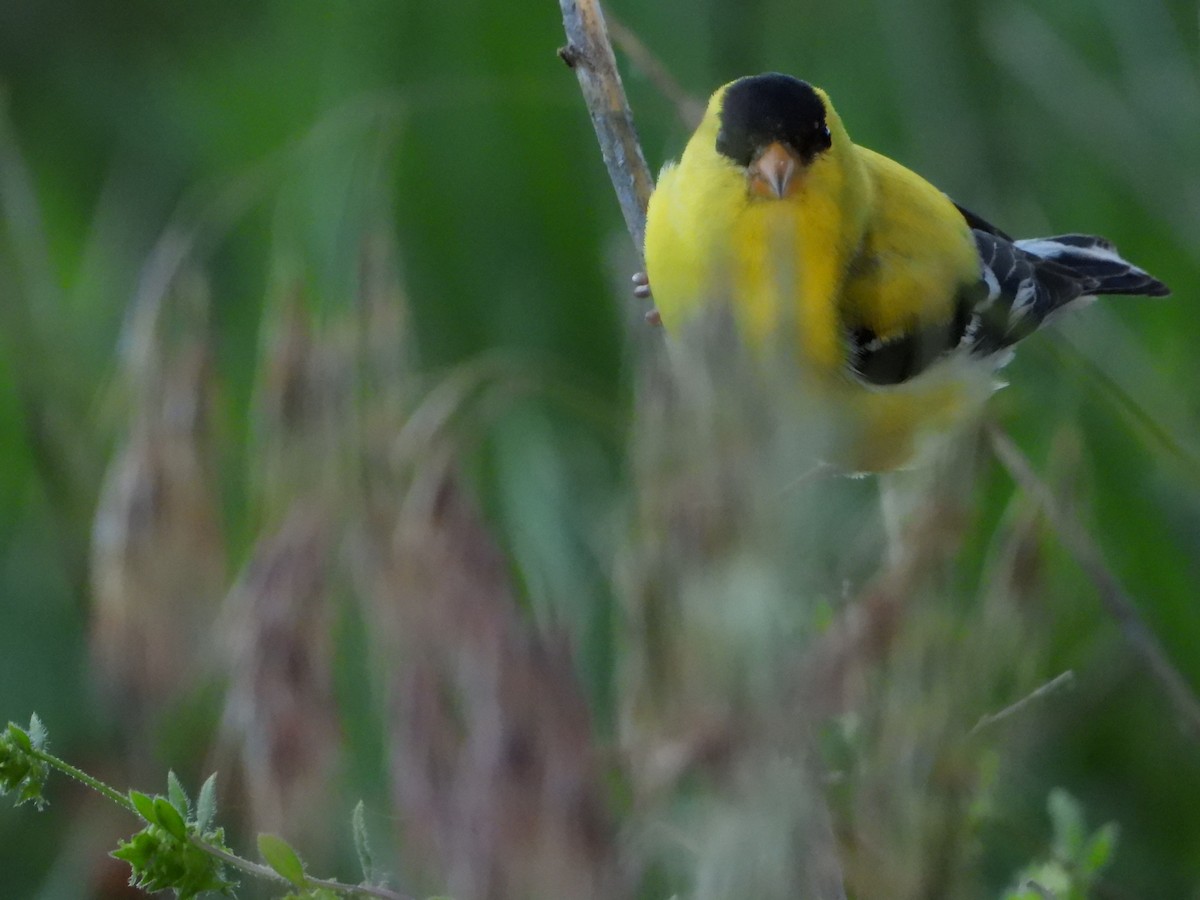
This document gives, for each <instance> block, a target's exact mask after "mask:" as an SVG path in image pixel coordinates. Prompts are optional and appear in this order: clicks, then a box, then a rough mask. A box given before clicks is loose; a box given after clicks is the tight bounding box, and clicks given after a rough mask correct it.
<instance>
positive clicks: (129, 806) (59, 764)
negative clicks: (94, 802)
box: [33, 749, 140, 818]
mask: <svg viewBox="0 0 1200 900" xmlns="http://www.w3.org/2000/svg"><path fill="white" fill-rule="evenodd" d="M33 755H34V756H35V757H37V758H38V759H40V760H41V761H42V762H44V763H46V765H48V766H50V767H51V768H54V769H58V771H60V772H62V773H63V774H64V775H68V776H70V777H71V778H74V779H75V780H76V781H78V782H79V783H80V784H83V785H86V786H87V787H90V788H91V789H92V790H93V791H95V792H96V793H97V794H100V795H101V796H102V797H106V798H107V799H109V800H111V801H112V802H113V803H115V804H117V806H119V807H121V809H123V810H125V811H126V812H131V813H133V814H134V815H135V816H136V815H138V811H137V810H136V809H135V808H134V806H133V803H132V802H131V801H130V799H129V798H128V797H127V796H125V795H124V794H122V793H121V792H120V791H118V790H116V789H115V788H112V787H109V786H108V785H107V784H105V783H104V782H103V781H101V780H100V779H99V778H93V777H92V776H91V775H89V774H88V773H87V772H85V771H83V769H77V768H75V767H74V766H73V765H71V764H70V763H69V762H67V761H66V760H63V759H59V758H58V757H57V756H55V755H54V754H53V753H47V752H46V751H45V750H37V749H35V750H34V751H33ZM139 818H140V817H139Z"/></svg>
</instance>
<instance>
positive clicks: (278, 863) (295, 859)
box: [258, 834, 308, 887]
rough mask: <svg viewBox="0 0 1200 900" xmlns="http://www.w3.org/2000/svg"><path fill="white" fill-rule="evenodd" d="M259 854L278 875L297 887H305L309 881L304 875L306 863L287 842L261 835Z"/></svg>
mask: <svg viewBox="0 0 1200 900" xmlns="http://www.w3.org/2000/svg"><path fill="white" fill-rule="evenodd" d="M258 852H259V853H260V854H261V855H262V858H263V860H264V861H265V862H266V864H267V865H268V866H270V867H271V868H272V869H274V870H275V871H276V872H277V873H279V874H280V875H282V876H283V877H284V878H286V879H287V880H288V881H290V882H291V883H292V884H294V885H296V887H304V885H305V883H306V882H307V880H308V879H307V878H306V877H305V875H304V863H302V862H301V861H300V857H299V856H298V855H297V854H296V851H295V850H293V849H292V847H291V845H290V844H289V843H288V842H287V841H285V840H284V839H283V838H281V837H276V836H275V835H273V834H260V835H259V836H258Z"/></svg>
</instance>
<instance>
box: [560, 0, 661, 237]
mask: <svg viewBox="0 0 1200 900" xmlns="http://www.w3.org/2000/svg"><path fill="white" fill-rule="evenodd" d="M558 5H559V7H560V8H561V9H562V17H563V27H564V29H565V30H566V33H567V45H566V46H565V47H563V48H562V49H560V50H559V51H558V55H559V56H561V57H562V60H563V62H565V63H566V64H567V65H568V66H570V67H571V68H572V69H574V70H575V74H576V76H577V77H578V78H579V87H580V88H581V89H582V90H583V99H584V102H585V103H587V108H588V112H589V113H591V116H592V127H594V128H595V129H596V139H597V140H598V141H599V142H600V152H601V153H603V155H604V165H605V166H606V167H607V168H608V177H609V178H610V179H611V180H612V184H613V188H614V189H615V190H616V192H617V199H618V200H619V201H620V203H621V213H622V214H623V215H624V216H625V227H626V228H628V229H629V235H630V237H632V238H633V243H634V246H635V247H636V248H637V253H638V257H639V258H641V255H642V247H643V245H644V244H645V237H646V206H647V204H648V203H649V202H650V194H651V192H652V191H653V190H654V179H653V178H651V177H650V168H649V167H648V166H647V165H646V158H645V157H644V156H643V155H642V147H641V144H639V143H638V137H637V131H636V130H635V129H634V127H633V113H632V112H630V110H629V101H628V100H626V99H625V88H624V87H623V86H622V85H621V75H620V73H619V72H618V71H617V61H616V59H615V58H614V57H613V50H612V44H611V43H610V42H609V39H608V29H607V27H606V26H605V24H604V13H603V12H601V10H600V3H599V0H559V4H558Z"/></svg>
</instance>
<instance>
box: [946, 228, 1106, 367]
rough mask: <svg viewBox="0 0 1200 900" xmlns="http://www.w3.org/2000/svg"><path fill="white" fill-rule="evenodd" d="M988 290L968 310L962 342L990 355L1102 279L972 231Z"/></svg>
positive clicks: (992, 234) (1083, 293) (1011, 243)
mask: <svg viewBox="0 0 1200 900" xmlns="http://www.w3.org/2000/svg"><path fill="white" fill-rule="evenodd" d="M971 234H972V236H973V237H974V238H975V246H976V247H977V248H978V249H979V263H980V274H981V276H982V278H983V283H984V285H985V286H986V288H987V290H986V292H985V293H983V294H982V296H981V297H979V298H978V300H977V302H976V303H975V305H974V308H973V309H972V310H971V320H970V323H969V324H968V326H967V329H966V332H965V333H964V335H963V342H964V343H965V344H967V345H968V346H969V348H970V350H971V352H972V353H975V354H978V355H984V356H986V355H988V354H991V353H996V352H998V351H1000V350H1003V349H1004V348H1005V347H1008V346H1010V345H1011V344H1015V343H1016V342H1017V341H1019V340H1021V338H1023V337H1026V336H1027V335H1029V334H1032V333H1033V332H1034V331H1035V330H1036V329H1037V327H1038V326H1039V325H1041V324H1042V322H1043V321H1044V320H1045V319H1046V317H1047V316H1048V315H1050V313H1052V312H1054V311H1055V310H1056V309H1060V308H1062V307H1063V306H1066V305H1067V304H1068V303H1070V302H1071V301H1072V300H1076V299H1078V298H1079V297H1082V296H1085V295H1087V294H1092V293H1095V291H1096V289H1097V288H1098V287H1099V286H1100V282H1099V281H1098V280H1097V279H1095V278H1093V277H1091V276H1090V275H1088V274H1087V273H1085V272H1082V271H1078V270H1076V269H1075V268H1073V267H1070V266H1068V265H1064V264H1062V263H1060V262H1058V261H1056V260H1055V259H1053V258H1047V257H1043V256H1039V255H1037V254H1035V253H1031V252H1029V251H1028V250H1026V249H1024V248H1022V247H1021V246H1020V245H1019V244H1017V243H1014V242H1012V241H1010V240H1008V239H1007V238H1005V237H1001V236H1000V235H998V234H994V233H991V232H987V231H981V230H979V229H972V231H971Z"/></svg>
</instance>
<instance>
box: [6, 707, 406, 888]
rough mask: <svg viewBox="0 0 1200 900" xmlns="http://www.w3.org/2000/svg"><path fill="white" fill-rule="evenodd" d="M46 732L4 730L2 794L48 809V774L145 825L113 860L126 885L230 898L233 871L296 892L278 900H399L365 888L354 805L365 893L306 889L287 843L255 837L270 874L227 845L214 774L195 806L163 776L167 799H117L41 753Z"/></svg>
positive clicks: (362, 831) (179, 785)
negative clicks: (363, 899) (351, 899)
mask: <svg viewBox="0 0 1200 900" xmlns="http://www.w3.org/2000/svg"><path fill="white" fill-rule="evenodd" d="M46 738H47V735H46V729H45V726H44V725H43V724H42V722H41V720H40V719H39V718H38V716H37V715H36V714H34V715H33V717H32V719H31V721H30V725H29V728H28V729H24V728H21V727H19V726H17V725H14V724H12V723H9V726H8V728H7V729H6V730H5V732H4V733H3V735H0V793H5V794H7V793H11V792H14V791H15V792H16V793H17V795H18V797H17V805H18V806H19V805H21V804H22V803H25V802H32V803H34V804H35V805H36V806H37V808H38V809H42V808H43V807H45V805H46V801H45V799H44V798H43V796H42V789H43V787H44V786H45V782H46V778H47V777H48V775H49V773H50V770H51V769H58V770H59V771H61V772H63V773H65V774H67V775H70V776H71V777H72V778H75V779H76V780H77V781H80V782H82V783H83V784H85V785H87V786H88V787H90V788H92V789H93V790H95V791H97V792H98V793H100V794H101V795H103V796H104V797H106V798H107V799H109V800H111V801H112V802H113V803H115V804H117V805H118V806H120V807H121V808H123V809H125V810H126V811H128V812H131V813H134V814H135V815H138V816H140V817H141V818H142V820H143V821H144V822H145V827H143V828H142V829H141V830H140V831H138V832H137V833H136V834H134V835H132V836H131V837H129V838H128V839H126V840H122V841H121V842H120V844H119V846H118V847H117V849H116V850H114V851H113V853H112V855H113V856H114V857H115V858H116V859H119V860H122V861H124V862H126V863H128V864H129V867H130V869H131V870H132V871H131V874H130V877H129V883H130V884H131V885H133V886H134V887H137V888H141V889H142V890H145V891H148V892H150V893H155V892H158V891H166V890H170V891H173V892H174V893H175V895H176V896H177V897H179V898H181V900H190V898H192V897H197V896H199V895H201V894H204V893H217V894H221V895H224V896H228V897H233V896H236V894H235V890H236V888H237V886H238V882H237V881H235V880H234V879H233V878H231V877H230V875H229V869H230V868H231V867H234V868H238V869H241V870H242V871H244V872H248V873H249V874H251V875H254V876H256V877H259V878H262V877H264V876H267V877H269V876H270V874H271V873H274V874H275V875H277V876H278V877H279V878H282V879H283V880H284V881H287V882H290V883H291V884H292V885H294V886H295V887H297V888H300V889H301V890H300V892H298V893H297V892H293V893H289V894H287V895H286V897H284V898H283V900H335V898H337V897H345V896H358V895H363V894H371V895H374V896H381V897H399V895H397V894H394V893H391V892H388V891H385V890H382V889H376V888H371V887H368V886H367V885H369V884H370V883H371V882H372V880H373V879H374V878H376V877H377V874H376V873H374V872H373V865H372V864H371V862H370V859H371V857H370V852H369V850H368V849H367V845H368V841H367V830H366V824H365V812H364V808H363V804H362V803H361V802H360V803H359V804H358V805H357V806H356V807H355V811H354V817H353V826H354V840H355V843H356V844H357V845H358V846H359V848H360V849H359V853H360V856H361V858H362V860H363V870H364V875H365V876H366V880H365V882H364V885H363V886H356V885H343V884H339V883H338V882H333V881H327V882H322V883H320V884H312V883H310V879H309V878H308V876H307V875H306V874H305V871H304V862H303V861H302V860H301V859H300V855H299V854H298V853H297V852H296V851H295V850H294V849H293V848H292V847H291V845H289V844H288V843H287V842H286V841H285V840H283V839H282V838H280V837H277V836H275V835H271V834H260V835H259V836H258V851H259V854H260V855H261V856H262V858H263V859H264V860H265V861H266V862H267V865H268V866H269V867H270V868H269V869H265V868H263V867H261V866H258V865H256V864H255V863H251V862H249V861H248V860H244V859H242V858H240V857H238V856H237V855H236V854H234V853H233V852H232V851H231V850H230V849H229V847H228V846H226V844H225V829H224V828H221V827H217V826H215V825H214V824H213V819H214V817H215V815H216V809H217V803H216V777H217V776H216V774H215V773H214V774H212V775H210V776H209V777H208V779H207V780H206V781H205V782H204V785H203V786H202V787H201V788H200V794H199V797H198V799H197V801H196V803H195V805H194V806H193V804H192V801H191V798H190V797H189V796H188V793H187V790H186V789H185V788H184V786H183V782H181V781H180V780H179V778H178V777H177V776H176V775H175V773H174V772H173V771H172V772H169V773H168V774H167V793H166V794H165V795H164V794H155V795H154V796H150V795H149V794H144V793H142V792H141V791H132V790H131V791H129V792H128V794H126V795H122V794H120V793H118V792H117V791H116V790H114V789H113V788H112V787H111V786H109V785H107V784H105V783H104V782H102V781H100V780H98V779H96V778H94V777H92V776H91V775H88V774H87V773H86V772H84V771H82V770H80V769H77V768H75V767H74V766H71V765H70V764H69V763H67V762H65V761H63V760H61V759H59V758H58V757H56V756H54V755H53V754H51V753H49V752H48V751H47V750H46Z"/></svg>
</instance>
